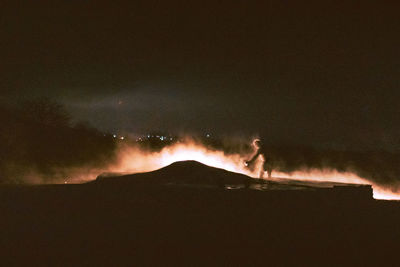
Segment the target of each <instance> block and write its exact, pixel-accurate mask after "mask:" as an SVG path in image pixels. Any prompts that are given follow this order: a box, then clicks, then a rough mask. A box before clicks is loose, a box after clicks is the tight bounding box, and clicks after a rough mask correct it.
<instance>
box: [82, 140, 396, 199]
mask: <svg viewBox="0 0 400 267" xmlns="http://www.w3.org/2000/svg"><path fill="white" fill-rule="evenodd" d="M118 155H119V160H118V163H117V164H115V165H113V166H110V167H109V168H108V169H107V170H106V171H107V172H119V173H121V172H122V173H140V172H148V171H154V170H157V169H160V168H163V167H165V166H167V165H170V164H171V163H174V162H177V161H185V160H194V161H198V162H200V163H203V164H205V165H208V166H211V167H215V168H220V169H225V170H227V171H231V172H236V173H241V174H245V175H248V176H250V177H253V178H258V176H259V173H260V168H261V165H262V157H259V158H258V159H257V161H256V168H255V169H254V170H253V171H251V170H250V169H249V168H247V167H246V166H245V164H244V162H245V161H246V160H248V159H249V158H250V157H251V154H248V153H244V154H226V153H224V152H223V151H220V150H219V151H218V150H210V149H208V148H206V147H205V146H204V145H202V144H200V143H196V142H194V141H185V142H182V143H177V144H175V145H172V146H168V147H165V148H164V149H162V150H161V151H160V152H146V151H143V150H141V149H139V148H137V147H129V148H127V147H125V148H121V149H120V151H119V154H118ZM103 172H104V170H103ZM94 173H95V171H93V170H91V175H89V176H86V178H85V179H84V180H86V181H87V180H92V179H95V176H94V175H93V174H94ZM87 174H88V173H87ZM98 174H99V171H98V170H97V175H98ZM272 174H273V177H276V178H278V177H279V178H288V179H291V180H298V181H316V182H336V183H351V184H371V185H372V187H373V197H374V198H375V199H388V200H389V199H390V200H400V193H394V192H391V191H390V190H387V189H385V188H383V187H382V186H379V185H377V184H374V183H371V182H370V181H368V180H366V179H364V178H362V177H359V176H357V175H356V174H355V173H353V172H351V171H348V172H339V171H337V170H334V169H323V170H320V169H304V170H298V171H295V172H292V173H290V174H289V173H283V172H277V171H273V173H272ZM97 175H96V176H97ZM83 176H84V175H81V176H80V177H83ZM264 177H266V175H264ZM272 179H274V178H272Z"/></svg>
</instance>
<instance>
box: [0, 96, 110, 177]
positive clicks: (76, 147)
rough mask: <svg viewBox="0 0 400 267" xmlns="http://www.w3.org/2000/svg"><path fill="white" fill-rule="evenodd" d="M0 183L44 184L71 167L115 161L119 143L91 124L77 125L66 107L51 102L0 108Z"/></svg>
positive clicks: (43, 100)
mask: <svg viewBox="0 0 400 267" xmlns="http://www.w3.org/2000/svg"><path fill="white" fill-rule="evenodd" d="M0 146H1V149H0V183H20V182H24V179H25V177H26V176H27V175H30V174H31V173H36V174H40V176H41V177H42V178H43V179H44V181H43V182H46V180H47V181H51V179H52V178H54V177H53V175H54V174H55V173H56V172H57V173H59V172H63V171H67V169H68V168H71V167H81V166H93V167H95V166H101V165H103V164H104V163H105V162H106V161H110V160H112V157H113V153H114V150H115V147H116V143H115V140H114V139H113V138H112V136H110V135H105V134H103V133H101V132H100V131H98V130H96V129H95V128H93V127H90V126H89V125H88V124H87V123H83V122H79V123H75V124H73V123H72V122H71V118H70V116H69V115H68V113H67V112H66V111H65V109H64V108H63V106H62V105H60V104H58V103H56V102H53V101H51V100H49V99H38V100H34V101H27V102H24V103H22V104H21V105H18V106H3V107H0Z"/></svg>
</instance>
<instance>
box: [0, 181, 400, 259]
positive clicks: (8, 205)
mask: <svg viewBox="0 0 400 267" xmlns="http://www.w3.org/2000/svg"><path fill="white" fill-rule="evenodd" d="M0 214H1V222H0V229H1V238H0V253H1V254H2V257H1V259H0V265H1V266H13V265H25V266H60V265H62V266H104V265H106V266H143V265H144V266H148V265H158V266H159V265H161V266H166V265H168V266H177V265H186V266H198V265H208V266H210V265H219V266H254V265H264V266H309V265H310V264H312V265H318V266H332V265H333V266H342V265H349V266H365V265H375V266H396V265H397V266H398V262H399V261H400V250H399V249H400V226H399V223H400V220H399V219H400V203H398V202H388V201H376V200H372V199H368V198H363V197H357V196H355V197H354V198H352V197H349V195H346V196H343V197H340V196H337V195H331V194H326V192H324V191H319V190H290V191H285V190H273V191H270V192H263V191H257V190H250V189H240V190H226V189H222V188H218V187H195V186H181V185H180V186H177V185H165V184H158V185H157V184H145V183H140V184H128V183H125V184H124V183H118V182H116V183H90V184H83V185H51V186H26V187H16V186H3V187H0Z"/></svg>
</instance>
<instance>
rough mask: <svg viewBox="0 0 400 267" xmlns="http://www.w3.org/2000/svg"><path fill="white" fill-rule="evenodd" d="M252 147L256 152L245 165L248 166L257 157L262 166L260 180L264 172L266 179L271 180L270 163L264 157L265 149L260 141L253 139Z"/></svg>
mask: <svg viewBox="0 0 400 267" xmlns="http://www.w3.org/2000/svg"><path fill="white" fill-rule="evenodd" d="M253 146H254V147H255V148H256V149H257V151H256V153H255V154H254V156H253V157H252V158H251V159H250V160H248V161H246V162H245V165H246V166H249V165H250V164H252V163H253V162H254V161H255V160H256V159H257V158H258V157H261V159H262V161H263V165H262V168H261V170H260V179H262V178H263V176H264V172H265V171H266V172H267V174H268V178H271V175H272V162H271V159H270V158H269V157H267V156H266V154H267V153H266V150H265V147H264V146H263V144H262V142H261V140H260V139H255V140H254V141H253Z"/></svg>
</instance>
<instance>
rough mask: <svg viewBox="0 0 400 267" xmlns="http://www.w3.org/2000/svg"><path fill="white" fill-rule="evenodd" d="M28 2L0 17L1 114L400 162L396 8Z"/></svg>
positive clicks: (379, 4) (6, 8)
mask: <svg viewBox="0 0 400 267" xmlns="http://www.w3.org/2000/svg"><path fill="white" fill-rule="evenodd" d="M12 2H17V1H12ZM26 2H27V3H26V4H18V3H12V4H5V2H4V1H2V2H1V4H0V10H1V11H0V12H1V16H0V31H1V32H0V34H1V35H0V60H1V61H0V73H1V76H0V90H1V93H0V98H1V100H2V101H19V100H22V99H25V98H30V97H36V96H50V97H52V98H54V99H56V100H58V101H60V102H62V103H64V104H65V105H66V106H67V108H68V109H69V111H70V112H71V113H72V114H73V116H74V117H76V118H79V119H83V120H88V121H90V122H91V123H92V124H93V125H95V126H96V127H98V128H101V129H104V130H112V131H120V132H126V131H130V132H137V133H142V132H146V131H148V130H165V131H181V130H186V131H198V132H208V131H210V132H213V133H223V134H253V133H259V134H261V135H263V136H264V137H265V138H266V139H267V140H268V141H270V142H280V143H296V144H313V145H316V146H328V147H337V148H349V147H350V148H351V147H354V148H363V149H369V148H374V149H375V148H383V149H400V119H399V117H400V112H399V107H398V102H399V100H400V92H399V88H400V34H399V33H400V16H399V10H400V9H399V7H400V5H399V4H396V3H395V2H396V1H357V2H356V1H315V2H312V1H282V0H276V1H262V2H258V3H256V2H252V3H250V1H244V2H242V3H239V2H237V1H211V2H207V1H196V2H190V1H181V2H178V1H143V2H140V1H130V4H125V3H124V4H123V3H117V2H116V1H107V2H108V4H102V3H101V1H93V2H91V1H64V2H57V1H49V2H48V4H44V3H46V2H45V1H26ZM50 2H51V3H50ZM56 2H57V3H56ZM233 2H235V3H233Z"/></svg>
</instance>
